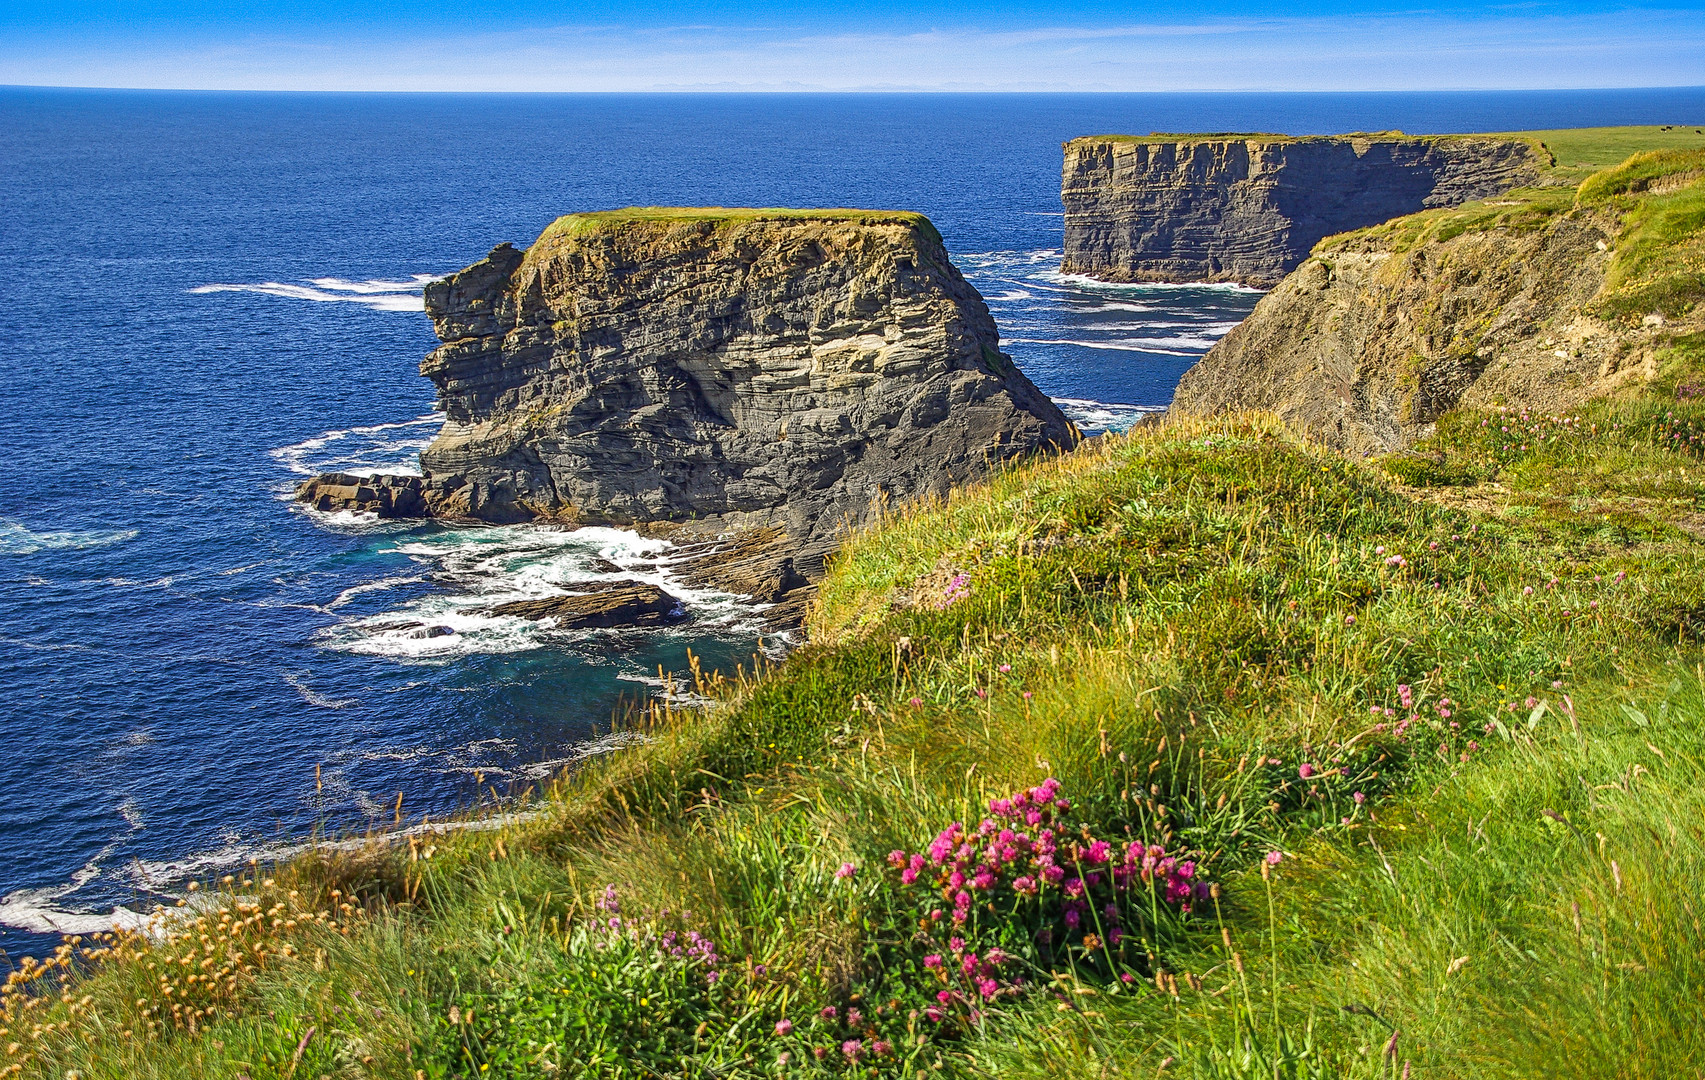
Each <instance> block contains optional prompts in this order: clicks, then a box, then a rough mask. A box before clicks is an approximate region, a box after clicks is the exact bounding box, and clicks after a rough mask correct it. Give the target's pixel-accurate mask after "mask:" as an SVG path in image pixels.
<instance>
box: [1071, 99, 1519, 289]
mask: <svg viewBox="0 0 1705 1080" xmlns="http://www.w3.org/2000/svg"><path fill="white" fill-rule="evenodd" d="M1064 149H1065V164H1064V169H1063V172H1062V175H1061V184H1060V197H1061V200H1062V201H1063V202H1064V203H1065V211H1066V218H1065V256H1064V259H1063V260H1062V267H1061V269H1062V270H1063V271H1064V272H1066V273H1068V274H1084V275H1087V276H1089V277H1094V278H1098V279H1100V280H1103V281H1127V282H1131V281H1170V282H1196V281H1200V282H1219V281H1228V282H1239V283H1241V284H1244V285H1252V286H1255V287H1258V288H1263V289H1266V288H1271V287H1272V286H1274V285H1276V284H1278V283H1279V281H1280V280H1281V279H1283V278H1284V276H1285V275H1286V274H1288V273H1290V272H1291V271H1292V270H1294V269H1296V267H1297V266H1298V265H1300V264H1301V263H1302V261H1303V259H1305V258H1307V257H1308V253H1309V250H1310V249H1311V248H1313V247H1314V245H1315V244H1316V243H1317V242H1318V241H1320V240H1321V239H1323V238H1325V237H1327V236H1331V235H1333V234H1335V233H1341V232H1345V231H1347V230H1350V229H1359V228H1363V227H1365V226H1368V225H1377V224H1379V223H1380V222H1382V221H1387V220H1390V219H1391V218H1394V217H1399V216H1401V215H1404V214H1411V213H1415V212H1417V211H1420V210H1426V209H1431V208H1434V207H1442V206H1456V205H1458V204H1460V203H1463V202H1467V201H1469V200H1471V199H1484V198H1490V197H1492V196H1494V195H1498V194H1501V193H1503V192H1505V191H1508V190H1510V189H1511V188H1514V187H1520V186H1524V185H1530V184H1535V183H1538V182H1539V180H1540V177H1541V175H1542V170H1543V169H1544V168H1545V167H1546V166H1548V165H1549V164H1550V155H1549V153H1548V152H1547V151H1546V150H1545V149H1544V148H1543V146H1542V145H1540V144H1539V143H1537V142H1535V141H1533V140H1530V139H1523V138H1506V137H1497V136H1472V135H1440V136H1425V137H1411V136H1406V135H1403V134H1402V133H1401V132H1385V133H1379V134H1373V135H1334V136H1320V137H1309V138H1291V137H1287V136H1282V135H1158V134H1156V135H1147V136H1135V135H1097V136H1092V137H1088V138H1080V139H1073V140H1071V141H1070V142H1068V143H1066V144H1065V147H1064Z"/></svg>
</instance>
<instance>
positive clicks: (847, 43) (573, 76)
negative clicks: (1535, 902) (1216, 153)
mask: <svg viewBox="0 0 1705 1080" xmlns="http://www.w3.org/2000/svg"><path fill="white" fill-rule="evenodd" d="M1701 81H1705V13H1701V12H1695V11H1674V10H1672V11H1623V12H1617V13H1595V14H1587V15H1576V16H1540V17H1533V16H1523V15H1520V14H1517V13H1515V12H1513V11H1511V10H1510V9H1494V10H1490V11H1489V12H1488V13H1487V14H1483V15H1481V16H1479V17H1476V18H1472V19H1463V18H1445V17H1436V16H1425V15H1387V16H1380V17H1359V18H1307V19H1305V18H1289V19H1288V18H1261V19H1224V20H1197V21H1191V22H1179V23H1172V24H1140V25H1127V26H1085V27H1078V26H1038V27H1032V28H1022V29H990V30H957V29H936V30H925V31H916V32H903V33H872V32H846V33H838V34H824V33H799V32H788V31H781V30H777V29H775V28H760V27H738V26H677V27H667V28H650V29H624V28H621V27H614V26H609V25H596V26H549V27H533V28H518V29H515V30H512V31H506V32H502V33H468V34H461V35H439V36H419V37H406V36H397V37H384V36H368V37H365V38H351V37H350V36H349V35H347V34H333V33H327V34H326V35H325V36H324V37H321V38H303V37H288V38H284V37H263V36H250V37H245V38H241V39H232V40H212V41H203V42H190V41H171V40H161V39H157V38H156V39H148V40H137V41H127V42H116V41H109V42H95V41H85V42H78V41H74V40H72V41H67V40H64V39H61V40H59V41H58V42H57V43H56V42H52V41H44V40H35V41H32V40H29V39H28V38H27V36H12V37H11V38H9V40H7V41H5V42H0V83H13V84H34V85H81V86H135V87H160V88H183V89H256V90H262V89H264V90H415V91H420V90H467V91H644V90H670V89H723V90H727V89H739V90H875V89H882V90H1032V91H1050V90H1080V91H1101V90H1112V91H1143V90H1375V89H1378V90H1401V89H1415V90H1427V89H1455V88H1461V89H1470V88H1472V89H1503V88H1510V89H1514V88H1552V87H1607V86H1666V85H1667V86H1685V85H1697V84H1699V83H1700V82H1701Z"/></svg>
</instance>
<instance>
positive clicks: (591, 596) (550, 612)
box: [490, 581, 686, 630]
mask: <svg viewBox="0 0 1705 1080" xmlns="http://www.w3.org/2000/svg"><path fill="white" fill-rule="evenodd" d="M490 611H491V614H493V615H513V616H515V617H517V618H521V619H555V620H556V623H557V627H558V629H563V630H581V629H590V628H594V627H597V628H609V627H616V626H661V625H663V624H665V623H669V622H678V621H680V620H681V619H684V618H686V609H685V606H684V605H683V604H682V603H681V601H680V600H679V599H677V598H676V597H673V596H670V595H669V594H668V593H666V592H664V591H663V590H662V589H660V588H658V587H657V586H655V585H648V584H645V583H644V582H638V581H627V582H619V583H613V584H611V585H609V586H606V587H604V588H601V589H599V590H598V591H597V592H592V593H587V594H583V595H575V596H547V597H543V598H541V599H538V600H512V601H510V602H509V603H506V604H498V605H496V606H494V607H492V608H491V609H490Z"/></svg>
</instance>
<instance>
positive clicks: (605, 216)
mask: <svg viewBox="0 0 1705 1080" xmlns="http://www.w3.org/2000/svg"><path fill="white" fill-rule="evenodd" d="M697 221H707V222H711V223H712V224H713V225H715V226H716V227H718V228H726V227H729V226H733V225H737V224H740V223H742V222H752V221H823V222H838V221H851V222H857V223H859V224H863V225H904V226H906V227H908V228H912V229H916V230H918V231H919V232H921V233H923V234H924V235H925V236H927V237H929V238H930V239H931V240H934V241H935V242H936V243H938V244H939V243H940V242H941V234H940V233H939V232H937V231H936V228H935V225H934V224H933V223H932V222H931V221H930V219H929V218H927V217H925V216H924V215H923V214H919V213H914V212H912V211H909V210H846V209H832V210H820V209H819V210H810V209H793V208H790V207H774V206H772V207H767V208H763V209H752V208H744V207H724V206H629V207H626V208H624V209H621V210H592V211H587V212H584V213H579V214H566V215H564V216H563V217H560V218H557V219H556V221H554V222H552V223H551V224H550V225H549V226H547V227H546V228H545V231H544V232H543V233H542V234H541V235H540V236H539V241H541V242H548V241H550V240H552V239H555V238H557V237H564V236H577V235H581V234H584V233H588V232H594V231H597V230H601V229H611V228H618V227H620V226H622V225H625V224H632V223H657V224H673V223H686V222H697Z"/></svg>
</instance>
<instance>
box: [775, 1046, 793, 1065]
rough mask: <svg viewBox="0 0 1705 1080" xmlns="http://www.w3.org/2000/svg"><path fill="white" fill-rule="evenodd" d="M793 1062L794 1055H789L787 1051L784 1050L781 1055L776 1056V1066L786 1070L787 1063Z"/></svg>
mask: <svg viewBox="0 0 1705 1080" xmlns="http://www.w3.org/2000/svg"><path fill="white" fill-rule="evenodd" d="M792 1060H793V1055H792V1054H790V1053H788V1052H787V1051H786V1050H783V1051H782V1052H781V1053H779V1054H777V1055H776V1064H777V1065H780V1066H782V1067H783V1068H785V1067H786V1066H787V1063H788V1062H790V1061H792Z"/></svg>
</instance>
